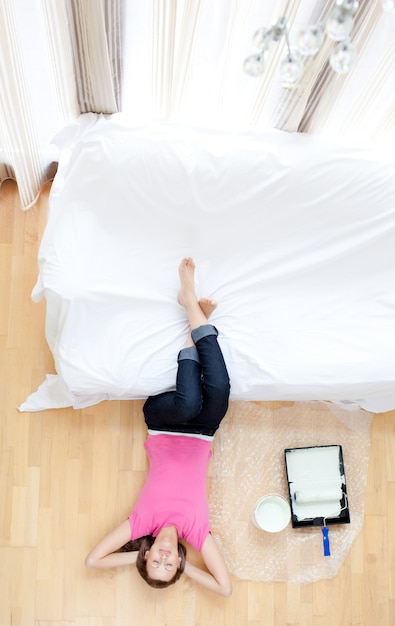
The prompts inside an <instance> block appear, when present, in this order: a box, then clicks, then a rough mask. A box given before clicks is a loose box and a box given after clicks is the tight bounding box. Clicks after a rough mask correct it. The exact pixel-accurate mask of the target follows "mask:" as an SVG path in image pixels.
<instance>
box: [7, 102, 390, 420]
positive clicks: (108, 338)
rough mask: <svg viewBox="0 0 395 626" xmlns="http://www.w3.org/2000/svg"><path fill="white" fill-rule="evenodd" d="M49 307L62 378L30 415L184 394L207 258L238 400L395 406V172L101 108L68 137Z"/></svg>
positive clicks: (58, 182)
mask: <svg viewBox="0 0 395 626" xmlns="http://www.w3.org/2000/svg"><path fill="white" fill-rule="evenodd" d="M54 143H55V144H56V145H57V146H58V149H59V168H58V172H57V174H56V177H55V180H54V183H53V185H52V189H51V193H50V199H49V214H48V222H47V225H46V228H45V232H44V235H43V238H42V241H41V245H40V250H39V258H38V276H37V282H36V285H35V287H34V290H33V293H32V298H33V300H34V301H35V302H38V301H40V300H42V299H43V298H44V299H45V301H46V321H45V325H46V339H47V342H48V345H49V347H50V349H51V351H52V354H53V357H54V366H55V373H46V372H43V382H42V384H41V385H40V387H39V388H38V389H37V390H32V393H31V395H30V396H29V397H28V398H27V399H26V400H25V402H23V403H22V404H21V405H20V407H19V408H20V410H21V411H40V410H44V409H48V408H60V407H65V406H73V407H74V408H82V407H86V406H90V405H93V404H95V403H97V402H100V401H102V400H119V399H121V400H131V399H141V398H145V397H147V396H148V395H155V394H157V393H160V392H162V391H165V390H169V389H172V388H174V385H175V377H176V357H177V353H178V351H179V349H180V348H182V347H183V345H184V342H185V340H186V337H187V334H188V325H187V320H186V316H185V312H184V310H183V308H182V307H181V306H180V305H179V303H178V301H177V294H178V274H177V267H178V264H179V261H180V259H181V258H182V257H184V256H192V257H193V258H194V260H195V262H196V266H197V271H196V280H197V291H198V295H199V297H202V296H209V297H212V298H215V299H216V300H217V301H218V307H217V309H216V310H215V312H214V314H213V316H212V318H211V321H212V323H213V324H215V326H216V327H217V328H218V331H219V342H220V345H221V348H222V351H223V354H224V357H225V360H226V363H227V366H228V370H229V374H230V378H231V399H235V400H287V401H288V400H289V401H308V400H326V401H332V402H338V403H342V404H344V405H346V404H349V405H350V406H351V407H352V406H358V407H362V408H365V409H366V410H369V411H373V412H381V411H386V410H392V409H394V408H395V289H394V285H395V245H394V241H395V176H394V174H395V165H394V160H393V159H391V158H390V157H389V156H388V155H385V154H381V153H379V152H378V151H376V150H374V149H373V148H370V147H366V146H346V145H341V144H339V143H334V142H332V141H331V140H330V139H328V138H323V137H318V136H314V135H304V134H300V133H286V132H283V131H277V130H268V131H267V132H260V133H254V132H247V133H241V132H237V133H236V132H235V133H225V132H216V131H214V130H211V129H201V128H200V129H197V128H193V127H185V126H182V125H177V124H172V123H170V122H166V123H163V122H160V121H153V122H152V123H151V124H150V125H148V126H144V127H135V126H133V124H132V123H131V121H130V120H128V119H127V118H126V117H125V116H123V114H115V115H112V116H105V115H96V114H93V113H88V114H85V115H81V116H80V117H79V118H77V119H76V120H75V121H74V122H73V123H72V124H70V125H69V126H67V127H66V128H64V129H63V130H62V131H61V132H60V133H59V134H58V135H57V136H56V137H55V139H54Z"/></svg>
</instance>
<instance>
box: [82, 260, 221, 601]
mask: <svg viewBox="0 0 395 626" xmlns="http://www.w3.org/2000/svg"><path fill="white" fill-rule="evenodd" d="M194 272H195V264H194V262H193V260H192V259H191V258H185V259H183V260H182V261H181V264H180V266H179V276H180V294H179V302H180V304H181V305H182V306H183V307H184V308H185V310H186V313H187V316H188V320H189V325H190V331H191V332H190V335H189V337H188V341H187V343H186V346H185V348H183V349H182V350H181V351H180V352H179V355H178V370H177V381H176V390H175V391H170V392H165V393H162V394H159V395H157V396H151V397H149V398H148V399H147V401H146V403H145V404H144V416H145V422H146V424H147V427H148V437H147V439H146V441H145V444H144V446H145V449H146V452H147V455H148V458H149V470H148V473H147V477H146V481H145V485H144V487H143V489H142V491H141V493H140V496H139V498H138V500H137V503H136V506H135V508H134V510H133V512H132V514H131V515H130V517H129V519H128V520H126V521H124V522H123V523H122V524H121V525H120V526H118V527H117V528H115V529H114V530H113V531H112V532H110V533H109V534H108V535H107V536H106V537H104V538H103V539H102V540H101V541H100V542H99V543H98V544H97V545H96V546H95V547H94V548H93V550H92V551H91V552H90V553H89V554H88V556H87V557H86V561H85V564H86V566H87V567H98V568H108V567H117V566H119V565H130V564H134V563H135V564H136V566H137V569H138V571H139V572H140V574H141V576H142V577H143V578H144V580H145V581H146V582H147V583H148V584H149V585H151V586H152V587H156V588H163V587H167V586H168V585H171V584H172V583H175V582H176V581H177V580H178V579H179V578H180V576H181V574H182V572H184V573H185V574H186V576H189V578H191V579H192V580H194V581H195V582H197V583H200V584H201V585H203V586H204V587H206V588H207V589H210V590H211V591H214V592H216V593H219V594H221V595H223V596H230V595H231V593H232V583H231V580H230V576H229V572H228V570H227V567H226V564H225V561H224V558H223V555H222V553H221V551H220V549H219V547H218V546H217V544H216V542H215V539H214V537H213V536H212V535H211V533H210V527H209V516H208V500H207V470H208V464H209V460H210V457H211V454H212V451H211V442H212V440H213V436H214V433H215V431H216V430H217V429H218V427H219V425H220V423H221V420H222V418H223V417H224V415H225V413H226V411H227V408H228V400H229V391H230V384H229V376H228V372H227V369H226V365H225V361H224V359H223V356H222V352H221V349H220V347H219V344H218V341H217V335H218V332H217V330H216V328H215V327H214V326H212V325H211V324H209V323H208V318H209V316H210V314H211V313H212V311H213V310H214V308H215V307H216V303H215V301H213V300H211V299H209V298H204V299H202V300H199V301H198V299H197V297H196V294H195V284H194ZM179 539H183V540H185V541H186V542H188V543H189V544H190V545H191V546H193V547H194V548H195V549H196V550H198V551H199V552H200V553H201V555H202V558H203V561H204V563H205V566H206V568H207V571H205V570H202V569H200V568H198V567H196V566H194V565H192V564H191V563H189V562H188V561H187V560H186V549H185V547H184V546H183V545H182V544H181V543H180V542H179Z"/></svg>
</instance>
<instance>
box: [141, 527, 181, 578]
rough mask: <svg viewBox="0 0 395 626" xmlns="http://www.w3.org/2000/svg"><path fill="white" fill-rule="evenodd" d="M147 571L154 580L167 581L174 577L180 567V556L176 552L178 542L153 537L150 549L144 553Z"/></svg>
mask: <svg viewBox="0 0 395 626" xmlns="http://www.w3.org/2000/svg"><path fill="white" fill-rule="evenodd" d="M145 560H146V562H147V572H148V575H149V577H150V578H152V579H154V580H165V581H167V582H168V581H169V580H171V579H172V578H174V576H175V574H176V572H177V569H178V568H179V567H180V563H181V557H180V556H179V554H178V544H177V543H176V544H175V545H174V543H173V542H169V541H158V537H157V538H156V539H155V541H154V543H153V544H152V546H151V548H150V550H147V552H146V553H145Z"/></svg>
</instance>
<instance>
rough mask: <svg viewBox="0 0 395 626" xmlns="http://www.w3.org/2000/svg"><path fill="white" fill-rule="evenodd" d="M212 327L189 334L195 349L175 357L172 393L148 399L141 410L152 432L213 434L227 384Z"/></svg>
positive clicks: (225, 399) (223, 410)
mask: <svg viewBox="0 0 395 626" xmlns="http://www.w3.org/2000/svg"><path fill="white" fill-rule="evenodd" d="M217 335H218V331H217V329H216V328H215V326H212V325H211V324H205V325H204V326H199V328H195V329H194V330H193V331H192V339H193V341H194V344H195V346H192V347H190V348H183V349H182V350H180V352H179V354H178V370H177V380H176V390H175V391H166V392H164V393H161V394H159V395H157V396H150V397H149V398H148V399H147V400H146V402H145V404H144V407H143V411H144V417H145V423H146V424H147V426H148V428H150V429H152V430H167V431H171V432H181V433H195V434H201V435H214V433H215V431H216V430H217V428H218V427H219V425H220V423H221V420H222V418H223V417H224V415H225V413H226V411H227V409H228V403H229V392H230V383H229V376H228V371H227V369H226V365H225V361H224V357H223V356H222V352H221V348H220V347H219V344H218V341H217Z"/></svg>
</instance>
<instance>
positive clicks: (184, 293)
mask: <svg viewBox="0 0 395 626" xmlns="http://www.w3.org/2000/svg"><path fill="white" fill-rule="evenodd" d="M178 274H179V276H180V291H179V293H178V301H179V303H180V304H181V305H182V306H184V307H185V306H186V305H187V304H188V302H190V301H191V300H195V301H197V298H196V293H195V263H194V260H193V259H192V258H191V257H185V258H184V259H182V261H181V263H180V265H179V267H178Z"/></svg>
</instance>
